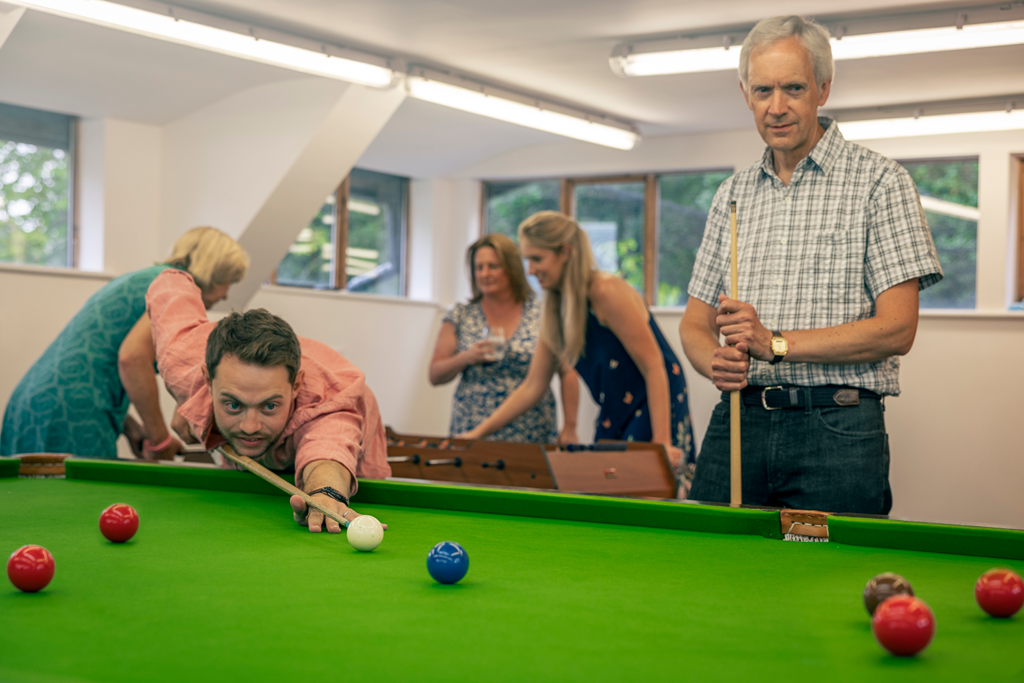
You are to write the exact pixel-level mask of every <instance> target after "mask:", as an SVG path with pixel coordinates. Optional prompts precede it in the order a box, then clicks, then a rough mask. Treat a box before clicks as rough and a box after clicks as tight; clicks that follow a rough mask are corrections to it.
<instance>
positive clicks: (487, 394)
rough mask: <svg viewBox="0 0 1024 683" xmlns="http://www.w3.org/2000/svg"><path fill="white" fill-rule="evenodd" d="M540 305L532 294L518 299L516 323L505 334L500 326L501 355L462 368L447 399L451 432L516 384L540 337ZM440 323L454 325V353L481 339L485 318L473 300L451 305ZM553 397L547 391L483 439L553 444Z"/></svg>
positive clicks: (484, 413)
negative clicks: (520, 303) (519, 307)
mask: <svg viewBox="0 0 1024 683" xmlns="http://www.w3.org/2000/svg"><path fill="white" fill-rule="evenodd" d="M540 313H541V307H540V303H539V302H538V301H537V298H536V297H531V298H530V299H528V300H527V301H525V302H523V315H522V318H521V319H520V321H519V327H517V328H516V330H515V332H513V333H512V334H511V335H509V334H508V330H505V333H506V338H507V341H506V343H505V357H504V358H502V359H501V360H500V361H496V362H494V363H478V364H476V365H471V366H469V367H467V368H466V369H465V370H463V371H462V378H461V379H460V380H459V386H458V388H457V389H456V390H455V398H454V400H453V403H452V421H451V433H452V434H460V433H462V432H466V431H469V430H470V429H473V428H474V427H476V426H477V425H478V424H480V423H481V422H483V421H484V420H486V419H487V418H488V417H490V415H491V413H493V412H494V411H495V410H497V408H498V406H500V405H501V404H502V402H503V401H504V400H505V399H506V398H508V395H509V394H511V393H512V391H513V390H514V389H515V388H516V387H518V386H519V385H520V384H521V383H522V381H523V379H525V378H526V372H527V370H529V368H530V360H531V359H532V358H533V352H534V350H535V349H536V348H537V344H538V343H539V340H540ZM444 321H445V322H450V323H451V324H452V325H454V326H455V337H456V339H457V340H458V343H459V346H458V352H460V353H461V352H462V351H465V350H466V349H468V348H469V347H471V346H472V345H473V344H476V343H477V342H479V341H483V339H484V337H485V334H486V330H487V318H486V317H485V316H484V310H483V307H482V306H481V305H480V302H479V301H476V302H471V303H468V304H456V305H455V306H454V307H453V308H452V310H451V311H449V313H448V315H446V316H445V318H444ZM556 430H557V423H556V421H555V397H554V396H553V395H552V394H551V390H550V389H549V390H548V391H547V392H546V393H545V394H544V397H543V398H542V399H541V400H540V401H539V402H538V403H537V405H535V406H534V407H533V408H530V409H529V410H528V411H526V412H525V413H523V414H522V415H520V416H519V417H518V418H516V419H515V420H513V421H512V422H510V423H509V424H507V425H505V426H504V427H502V428H501V429H499V430H498V431H497V432H495V433H494V434H491V435H490V436H488V437H487V439H488V440H490V441H516V442H520V443H554V442H555V439H556V438H557V431H556Z"/></svg>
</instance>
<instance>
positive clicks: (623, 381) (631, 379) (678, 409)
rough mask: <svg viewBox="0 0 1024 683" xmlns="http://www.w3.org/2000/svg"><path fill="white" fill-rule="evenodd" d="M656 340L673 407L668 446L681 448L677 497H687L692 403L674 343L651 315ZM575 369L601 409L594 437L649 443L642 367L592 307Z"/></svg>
mask: <svg viewBox="0 0 1024 683" xmlns="http://www.w3.org/2000/svg"><path fill="white" fill-rule="evenodd" d="M649 325H650V327H651V332H652V333H654V338H655V340H656V341H657V342H658V346H659V347H660V348H661V354H662V356H664V358H665V371H666V373H667V374H668V390H669V404H670V407H671V427H672V445H673V446H676V447H678V448H680V449H682V451H683V465H682V469H681V471H680V472H677V473H676V476H677V478H678V479H679V484H680V489H679V495H680V498H682V497H685V494H686V492H688V491H689V490H690V482H691V481H692V480H693V470H694V468H695V467H696V463H697V456H696V453H695V452H694V448H693V430H692V429H691V427H690V404H689V397H688V396H687V391H686V378H685V377H683V367H682V365H681V364H680V363H679V359H678V358H676V354H675V352H674V351H673V350H672V347H670V346H669V345H668V342H667V341H666V340H665V336H664V335H663V334H662V333H661V330H660V329H659V328H658V324H657V323H656V322H655V321H654V316H650V317H649ZM576 372H578V373H579V374H580V377H582V378H583V381H584V382H586V383H587V387H588V388H589V389H590V394H591V395H592V396H593V397H594V400H595V401H596V402H597V404H598V406H599V407H600V409H601V410H600V413H599V414H598V416H597V428H596V431H595V433H594V439H595V440H597V439H615V440H622V441H650V440H651V436H652V431H651V418H650V408H649V407H648V405H647V384H646V382H645V381H644V376H643V374H642V373H641V372H640V368H638V367H637V366H636V363H634V362H633V359H632V358H630V356H629V353H628V352H627V351H626V348H625V347H624V346H623V345H622V342H621V341H619V338H618V337H616V336H615V333H614V332H612V331H611V330H610V329H609V328H607V327H605V326H604V325H602V324H601V323H600V322H599V321H598V320H597V316H595V315H594V311H593V310H591V311H589V312H588V314H587V341H586V347H585V348H584V351H583V355H582V356H580V359H579V360H578V361H577V362H576Z"/></svg>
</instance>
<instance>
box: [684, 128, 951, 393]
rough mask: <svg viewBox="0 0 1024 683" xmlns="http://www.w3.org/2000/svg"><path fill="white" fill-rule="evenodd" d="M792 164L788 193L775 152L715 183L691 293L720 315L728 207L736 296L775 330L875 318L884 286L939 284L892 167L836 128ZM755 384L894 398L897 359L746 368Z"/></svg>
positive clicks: (906, 189)
mask: <svg viewBox="0 0 1024 683" xmlns="http://www.w3.org/2000/svg"><path fill="white" fill-rule="evenodd" d="M818 121H819V123H820V124H821V126H822V127H823V128H825V134H824V136H823V137H822V138H821V140H819V141H818V144H817V145H815V147H814V149H813V150H811V153H810V154H809V155H808V156H807V157H805V158H804V159H803V160H801V161H800V163H799V164H797V167H796V169H795V170H794V171H793V177H792V178H791V179H790V183H789V185H785V184H783V183H782V181H781V180H780V179H779V177H778V175H776V173H775V170H774V166H773V163H772V150H771V148H767V149H766V150H765V153H764V156H763V157H762V159H761V161H760V163H757V164H754V165H753V166H751V167H750V168H747V169H746V170H744V171H741V172H740V173H737V174H736V175H734V176H733V177H731V178H729V179H728V180H726V181H725V182H724V183H722V186H721V187H720V188H719V189H718V192H717V194H716V195H715V200H714V202H713V203H712V206H711V211H710V213H709V214H708V221H707V226H706V228H705V231H704V239H703V241H702V243H701V246H700V250H699V251H698V252H697V260H696V263H695V265H694V270H693V278H692V279H691V280H690V285H689V288H688V290H689V294H690V296H692V297H694V298H696V299H700V300H701V301H703V302H704V303H706V304H708V305H710V306H714V307H716V308H717V307H718V295H719V294H729V268H730V255H729V251H730V248H729V222H730V221H729V203H730V202H732V201H735V202H736V209H737V243H738V244H737V249H738V258H739V297H738V298H739V299H740V300H741V301H745V302H747V303H749V304H751V305H753V306H754V309H755V310H756V311H757V314H758V317H759V318H760V319H761V322H762V324H763V325H764V326H765V327H768V328H769V329H772V330H780V331H783V332H785V331H786V330H812V329H821V328H824V327H832V326H835V325H842V324H844V323H849V322H854V321H857V320H864V319H866V318H870V317H872V316H874V315H875V299H876V298H877V297H878V295H879V294H881V293H882V292H884V291H885V290H887V289H889V288H890V287H893V286H895V285H898V284H900V283H901V282H906V281H907V280H910V279H913V278H918V286H919V288H920V289H924V288H926V287H930V286H931V285H933V284H935V283H936V282H938V281H939V280H941V279H942V267H941V266H940V265H939V258H938V255H937V254H936V252H935V245H934V243H933V242H932V237H931V232H930V231H929V229H928V224H927V222H926V221H925V217H924V210H923V209H922V208H921V201H920V198H919V197H918V195H917V188H916V186H915V185H914V181H913V180H912V179H911V178H910V175H909V174H908V173H907V171H906V170H905V169H904V168H903V167H902V166H900V165H899V164H898V163H896V162H895V161H892V160H890V159H887V158H885V157H884V156H882V155H880V154H877V153H875V152H872V151H870V150H868V149H866V148H864V147H861V146H860V145H856V144H854V143H851V142H847V141H846V140H845V139H844V138H843V136H842V134H841V133H840V132H839V127H838V126H837V125H836V124H835V122H834V121H832V120H831V119H828V118H824V117H820V118H819V119H818ZM747 381H748V382H749V383H750V384H752V385H757V386H771V385H775V384H795V385H798V386H819V385H824V384H845V385H849V386H854V387H861V388H863V389H869V390H871V391H875V392H878V393H879V394H882V395H898V394H899V357H898V356H892V357H889V358H885V359H883V360H880V361H877V362H874V363H862V364H859V365H824V364H819V363H778V364H776V365H771V364H769V363H767V362H765V361H759V360H751V364H750V370H749V371H748V373H747Z"/></svg>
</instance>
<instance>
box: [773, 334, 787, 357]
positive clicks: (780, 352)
mask: <svg viewBox="0 0 1024 683" xmlns="http://www.w3.org/2000/svg"><path fill="white" fill-rule="evenodd" d="M787 351H789V342H788V341H786V338H785V337H772V353H774V354H775V355H776V356H785V355H786V352H787Z"/></svg>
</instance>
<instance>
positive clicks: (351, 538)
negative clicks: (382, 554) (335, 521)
mask: <svg viewBox="0 0 1024 683" xmlns="http://www.w3.org/2000/svg"><path fill="white" fill-rule="evenodd" d="M345 535H346V536H347V537H348V542H349V543H350V544H351V545H352V547H353V548H355V549H356V550H358V551H359V552H363V553H368V552H370V551H371V550H373V549H374V548H376V547H377V546H379V545H380V542H381V541H383V540H384V527H383V526H381V523H380V522H378V521H377V518H376V517H372V516H370V515H360V516H359V517H356V518H355V519H353V520H352V521H351V522H349V525H348V530H347V531H346V532H345Z"/></svg>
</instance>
